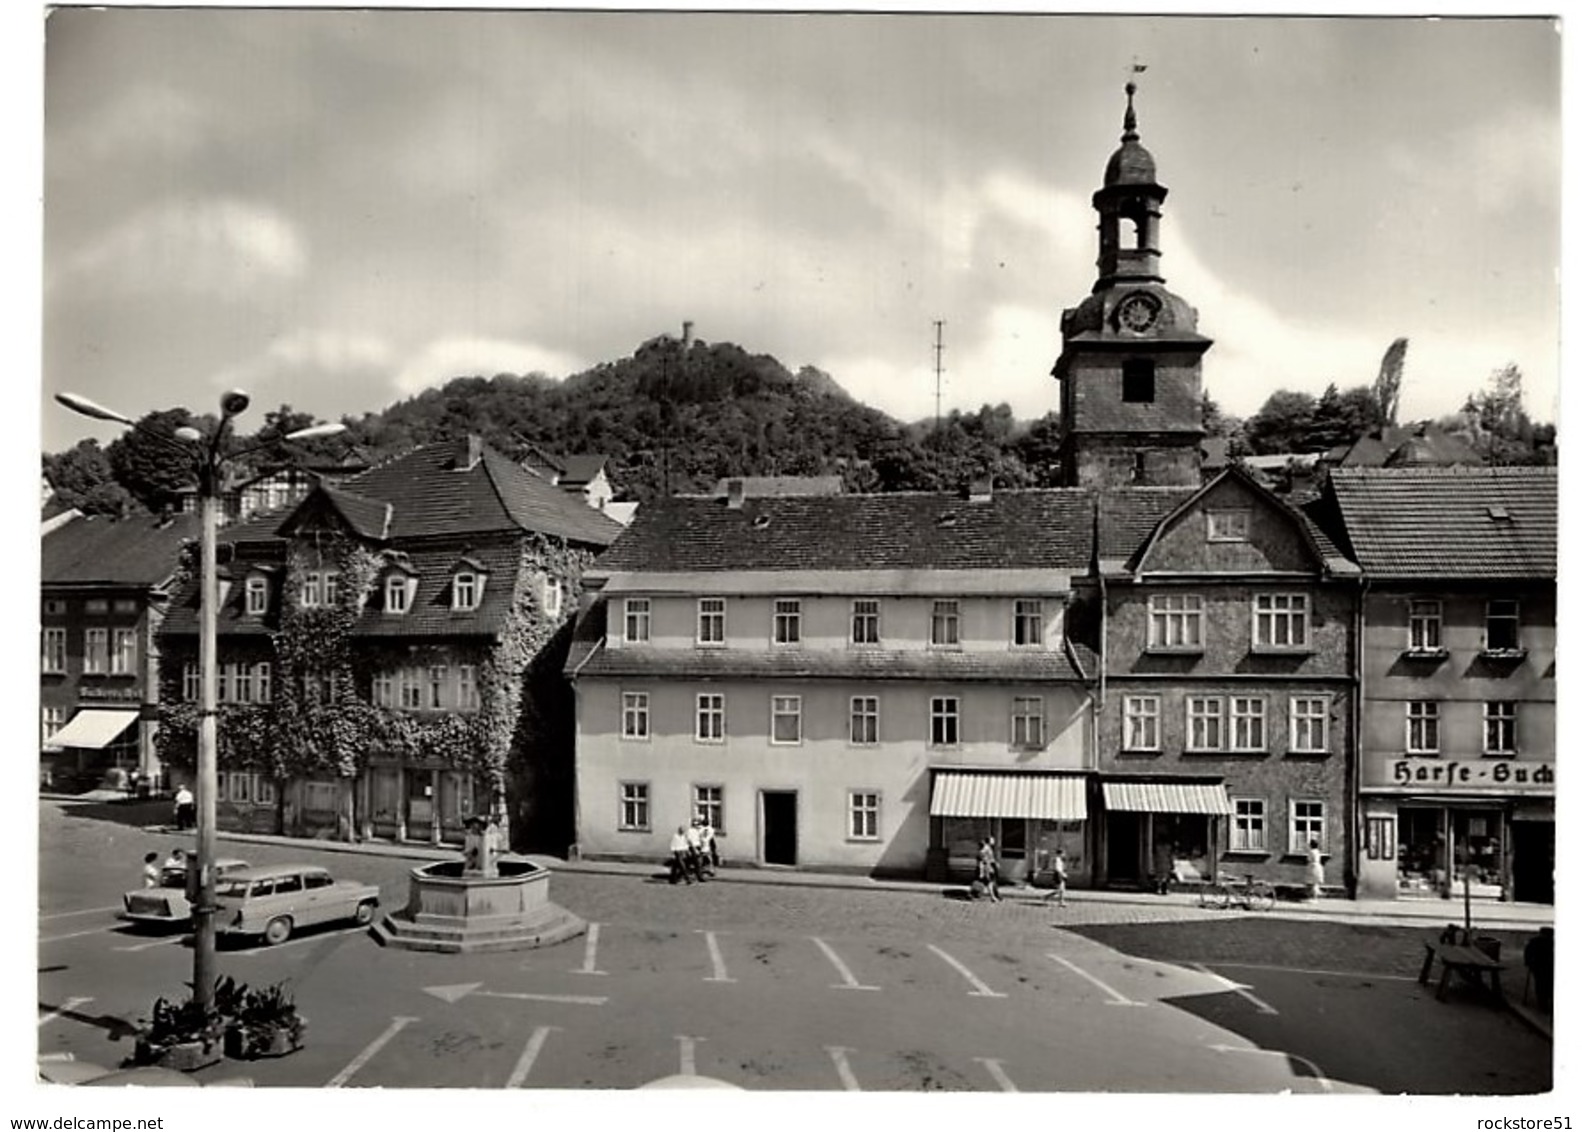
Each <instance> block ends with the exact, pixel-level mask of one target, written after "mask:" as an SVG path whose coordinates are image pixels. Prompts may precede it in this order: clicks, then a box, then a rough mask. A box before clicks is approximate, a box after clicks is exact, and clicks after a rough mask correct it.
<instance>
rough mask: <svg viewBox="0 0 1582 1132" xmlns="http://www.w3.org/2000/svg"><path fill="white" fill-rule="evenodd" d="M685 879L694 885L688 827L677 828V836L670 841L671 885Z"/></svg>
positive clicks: (680, 826)
mask: <svg viewBox="0 0 1582 1132" xmlns="http://www.w3.org/2000/svg"><path fill="white" fill-rule="evenodd" d="M683 878H684V879H685V880H686V882H687V883H688V884H691V883H692V861H691V852H690V850H689V849H688V846H687V828H686V826H682V825H678V826H676V832H675V836H673V837H672V838H671V839H670V883H671V884H675V883H676V881H677V880H680V879H683Z"/></svg>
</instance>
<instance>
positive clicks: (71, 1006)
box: [38, 996, 93, 1029]
mask: <svg viewBox="0 0 1582 1132" xmlns="http://www.w3.org/2000/svg"><path fill="white" fill-rule="evenodd" d="M92 1001H93V998H92V997H91V996H90V997H88V998H68V999H67V1000H66V1001H65V1002H63V1003H61V1004H60V1005H59V1006H57V1007H56V1008H55V1009H54V1010H51V1011H50V1012H49V1013H47V1014H41V1015H39V1019H38V1024H39V1028H40V1029H43V1027H44V1024H45V1023H46V1022H53V1021H54V1020H55V1019H57V1018H59V1017H60V1016H61V1015H62V1014H69V1013H70V1012H71V1011H73V1010H76V1009H77V1007H79V1006H81V1005H82V1004H83V1003H85V1002H92Z"/></svg>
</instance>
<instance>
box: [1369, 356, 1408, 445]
mask: <svg viewBox="0 0 1582 1132" xmlns="http://www.w3.org/2000/svg"><path fill="white" fill-rule="evenodd" d="M1406 343H1407V339H1405V338H1397V339H1396V340H1395V341H1394V342H1391V343H1390V348H1389V349H1388V350H1386V351H1384V359H1383V361H1381V362H1380V363H1379V376H1378V377H1377V378H1376V379H1374V382H1373V400H1374V402H1375V403H1377V405H1378V406H1379V415H1380V417H1381V418H1382V420H1381V421H1380V423H1381V424H1387V425H1390V426H1392V427H1393V426H1394V425H1395V423H1396V412H1397V411H1398V410H1399V409H1400V406H1401V377H1402V374H1403V372H1404V371H1405V369H1406Z"/></svg>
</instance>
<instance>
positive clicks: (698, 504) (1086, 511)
mask: <svg viewBox="0 0 1582 1132" xmlns="http://www.w3.org/2000/svg"><path fill="white" fill-rule="evenodd" d="M1192 490H1193V489H1190V488H1156V487H1155V488H1151V487H1140V488H1110V489H1104V490H1101V491H1097V492H1095V491H1092V490H1089V489H1086V488H1053V489H1047V490H1040V491H1007V492H999V493H996V494H995V495H993V496H992V497H990V498H987V499H982V500H968V499H962V498H960V497H959V496H957V495H953V494H947V493H939V492H898V493H893V494H883V495H826V496H802V497H774V498H757V499H755V498H751V497H749V498H748V499H747V500H746V501H745V502H744V503H743V505H742V506H741V507H739V508H732V507H730V506H728V505H727V503H726V501H725V500H723V499H698V498H670V499H657V500H653V501H651V502H649V503H646V504H644V505H643V508H642V509H641V510H640V511H639V512H638V513H637V517H636V518H635V519H634V520H633V521H632V525H631V526H630V527H628V528H627V533H626V535H625V536H624V537H623V538H622V539H621V540H620V541H619V542H617V543H616V544H615V545H614V546H613V547H611V548H610V549H609V550H608V551H606V552H605V553H604V554H603V555H602V556H600V558H599V560H598V561H597V563H596V564H595V572H596V573H598V574H611V573H616V572H643V571H673V572H695V571H727V570H731V571H735V570H863V569H869V570H895V569H932V570H993V569H1048V570H1059V571H1062V572H1068V573H1069V572H1073V571H1081V570H1085V569H1086V568H1087V566H1088V564H1089V562H1090V560H1091V558H1092V554H1093V535H1094V526H1095V523H1094V515H1093V508H1094V502H1095V500H1097V502H1098V505H1099V522H1098V524H1097V525H1098V529H1099V539H1100V553H1101V555H1102V556H1103V557H1107V558H1118V559H1125V558H1126V557H1127V556H1129V555H1130V554H1131V552H1132V551H1133V550H1135V549H1136V547H1137V545H1138V544H1139V543H1140V542H1141V541H1142V540H1143V538H1145V537H1146V536H1147V534H1148V532H1149V531H1151V530H1152V529H1153V527H1154V525H1155V524H1156V523H1158V521H1159V520H1160V519H1161V518H1163V517H1164V516H1165V515H1167V514H1169V513H1170V511H1171V510H1173V509H1174V508H1175V507H1176V506H1178V505H1179V504H1180V503H1181V502H1183V501H1184V500H1185V499H1187V498H1189V497H1190V496H1191V494H1192Z"/></svg>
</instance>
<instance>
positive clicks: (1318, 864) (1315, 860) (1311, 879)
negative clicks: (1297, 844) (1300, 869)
mask: <svg viewBox="0 0 1582 1132" xmlns="http://www.w3.org/2000/svg"><path fill="white" fill-rule="evenodd" d="M1323 887H1324V854H1323V852H1322V851H1320V849H1319V847H1318V842H1317V841H1309V842H1308V843H1307V895H1308V898H1309V899H1310V900H1317V899H1318V896H1319V892H1320V891H1321V890H1322V889H1323Z"/></svg>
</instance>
